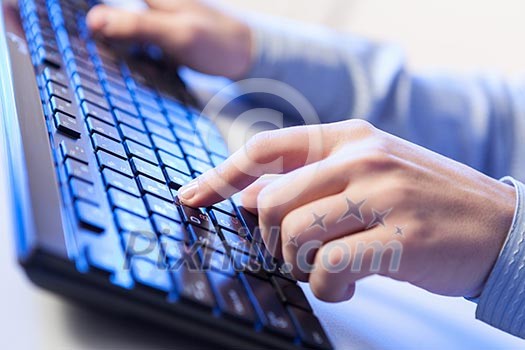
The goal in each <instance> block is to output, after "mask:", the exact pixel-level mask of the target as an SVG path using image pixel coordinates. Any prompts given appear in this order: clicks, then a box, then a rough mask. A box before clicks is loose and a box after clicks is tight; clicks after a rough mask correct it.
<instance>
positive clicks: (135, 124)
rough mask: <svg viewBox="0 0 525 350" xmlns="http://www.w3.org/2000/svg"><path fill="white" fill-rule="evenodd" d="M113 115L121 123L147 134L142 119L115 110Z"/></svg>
mask: <svg viewBox="0 0 525 350" xmlns="http://www.w3.org/2000/svg"><path fill="white" fill-rule="evenodd" d="M113 113H114V114H115V118H117V120H118V122H119V123H122V124H125V125H127V126H131V127H132V128H134V129H137V130H139V131H142V132H146V128H145V127H144V124H142V121H141V120H140V119H138V118H135V117H133V116H131V115H129V114H127V113H124V112H122V111H119V110H114V111H113Z"/></svg>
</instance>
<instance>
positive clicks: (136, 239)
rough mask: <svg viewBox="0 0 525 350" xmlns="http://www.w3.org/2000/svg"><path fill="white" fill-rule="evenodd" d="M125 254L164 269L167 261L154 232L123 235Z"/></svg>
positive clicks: (135, 232) (136, 232) (126, 233)
mask: <svg viewBox="0 0 525 350" xmlns="http://www.w3.org/2000/svg"><path fill="white" fill-rule="evenodd" d="M122 244H123V249H124V253H125V254H126V256H128V257H132V258H145V259H148V260H150V261H152V262H154V263H155V264H156V265H157V266H159V267H164V265H165V264H164V263H165V260H166V257H165V255H164V254H163V253H162V251H161V246H160V242H159V240H158V238H157V235H156V234H155V233H154V232H152V231H134V232H123V233H122Z"/></svg>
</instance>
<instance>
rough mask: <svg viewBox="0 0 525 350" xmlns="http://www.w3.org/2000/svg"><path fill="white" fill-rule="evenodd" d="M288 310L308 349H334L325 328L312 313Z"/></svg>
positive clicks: (291, 308)
mask: <svg viewBox="0 0 525 350" xmlns="http://www.w3.org/2000/svg"><path fill="white" fill-rule="evenodd" d="M288 310H289V311H290V315H291V316H292V320H293V321H294V323H295V325H296V327H297V329H298V330H299V335H300V337H301V341H302V342H303V343H304V344H305V345H306V346H308V347H314V348H316V349H326V350H329V349H332V345H331V344H330V340H329V339H328V337H327V336H326V333H325V332H324V330H323V327H322V326H321V324H320V323H319V320H318V319H317V317H315V316H314V315H313V314H312V313H310V312H307V311H304V310H301V309H298V308H295V307H292V306H289V307H288Z"/></svg>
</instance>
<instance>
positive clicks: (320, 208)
mask: <svg viewBox="0 0 525 350" xmlns="http://www.w3.org/2000/svg"><path fill="white" fill-rule="evenodd" d="M268 173H281V174H280V175H274V176H262V175H264V174H268ZM242 189H244V191H243V195H242V200H243V202H244V204H245V205H246V206H248V207H252V208H254V209H252V210H254V211H256V212H257V213H258V215H259V224H260V227H261V233H262V236H263V238H264V240H265V243H266V244H267V245H268V246H269V247H270V250H273V252H272V253H273V254H275V255H277V256H282V257H283V258H284V260H285V261H286V262H288V263H290V264H291V265H293V270H292V273H293V274H294V276H295V277H297V278H298V279H299V280H302V281H309V282H310V286H311V288H312V290H313V292H314V294H315V295H316V296H317V297H319V298H320V299H323V300H326V301H342V300H346V299H349V298H351V297H352V295H353V293H354V290H355V283H356V281H357V280H359V279H361V278H364V277H366V276H369V275H371V274H380V275H384V276H389V277H391V278H394V279H397V280H401V281H408V282H410V283H412V284H414V285H417V286H419V287H422V288H425V289H427V290H429V291H432V292H434V293H439V294H444V295H452V296H476V295H477V294H478V293H479V292H480V290H481V288H482V287H483V284H484V281H485V279H486V278H487V276H488V274H489V272H490V271H491V269H492V266H493V264H494V262H495V261H496V259H497V256H498V253H499V251H500V249H501V247H502V245H503V242H504V240H505V237H506V235H507V233H508V231H509V229H510V225H511V222H512V218H513V212H514V206H515V194H514V190H513V188H512V187H510V186H508V185H506V184H503V183H501V182H498V181H496V180H494V179H492V178H489V177H488V176H485V175H483V174H481V173H479V172H478V171H476V170H474V169H471V168H469V167H467V166H465V165H463V164H460V163H457V162H455V161H453V160H450V159H448V158H445V157H443V156H441V155H438V154H435V153H433V152H431V151H428V150H426V149H424V148H421V147H419V146H416V145H414V144H411V143H409V142H407V141H404V140H401V139H399V138H397V137H394V136H392V135H389V134H387V133H385V132H382V131H380V130H377V129H375V128H374V127H372V126H371V125H370V124H368V123H366V122H363V121H357V120H354V121H346V122H341V123H335V124H326V125H322V126H303V127H296V128H289V129H282V130H278V131H272V132H265V133H261V134H258V135H256V136H255V137H254V138H252V139H251V140H250V141H249V142H248V143H247V144H246V146H245V147H244V148H242V149H241V150H239V151H237V152H236V153H234V154H233V155H232V156H231V157H230V158H229V159H228V160H226V161H225V162H224V163H223V164H222V165H220V166H219V167H218V168H216V169H212V170H210V171H208V172H206V173H204V174H203V175H202V176H201V177H199V178H197V179H195V180H194V181H193V182H191V183H190V184H188V185H186V186H184V187H183V188H181V190H180V191H179V196H180V198H181V200H182V201H183V202H185V203H186V204H188V205H191V206H208V205H211V204H212V203H214V202H216V201H220V200H222V198H223V197H227V196H230V195H232V194H234V193H235V192H237V191H239V190H242ZM275 228H280V229H281V232H280V234H279V235H277V237H275V236H274V235H275V233H276V230H275ZM276 238H277V239H276ZM273 242H277V245H275V244H273ZM272 247H273V249H272ZM381 257H382V259H381V260H379V258H381ZM305 262H306V263H308V264H309V263H313V264H314V266H315V267H313V269H311V270H310V269H309V268H307V267H308V266H307V264H305ZM360 263H361V264H360Z"/></svg>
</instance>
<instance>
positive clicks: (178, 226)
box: [151, 214, 190, 242]
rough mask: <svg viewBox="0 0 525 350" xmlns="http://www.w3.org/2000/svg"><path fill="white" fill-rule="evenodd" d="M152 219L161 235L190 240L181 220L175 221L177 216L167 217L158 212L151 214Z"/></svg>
mask: <svg viewBox="0 0 525 350" xmlns="http://www.w3.org/2000/svg"><path fill="white" fill-rule="evenodd" d="M151 220H152V222H153V225H154V226H155V229H156V231H157V233H158V234H159V235H164V236H168V237H170V238H173V239H176V240H179V241H185V242H189V241H190V239H189V236H188V233H187V232H186V230H185V229H184V226H183V225H182V223H181V222H179V221H175V218H170V219H168V218H166V217H164V216H160V215H157V214H153V215H152V216H151Z"/></svg>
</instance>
